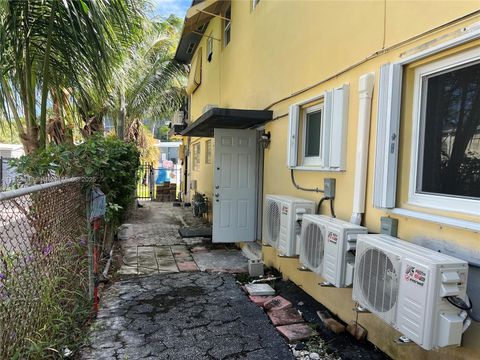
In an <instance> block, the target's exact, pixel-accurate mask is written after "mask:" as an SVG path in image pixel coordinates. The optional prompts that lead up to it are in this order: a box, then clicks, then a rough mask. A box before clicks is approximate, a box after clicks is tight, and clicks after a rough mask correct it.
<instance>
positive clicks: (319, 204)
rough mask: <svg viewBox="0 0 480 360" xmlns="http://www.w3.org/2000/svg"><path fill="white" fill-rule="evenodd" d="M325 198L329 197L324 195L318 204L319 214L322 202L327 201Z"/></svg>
mask: <svg viewBox="0 0 480 360" xmlns="http://www.w3.org/2000/svg"><path fill="white" fill-rule="evenodd" d="M325 200H328V197H326V196H324V197H322V198H321V199H320V201H319V202H318V205H317V214H320V208H321V207H322V203H323V202H324V201H325Z"/></svg>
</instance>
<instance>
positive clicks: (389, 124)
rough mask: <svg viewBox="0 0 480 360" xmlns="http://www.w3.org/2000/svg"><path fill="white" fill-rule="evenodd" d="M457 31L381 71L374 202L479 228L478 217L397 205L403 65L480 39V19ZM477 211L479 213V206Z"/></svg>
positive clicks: (409, 214) (394, 210) (401, 211)
mask: <svg viewBox="0 0 480 360" xmlns="http://www.w3.org/2000/svg"><path fill="white" fill-rule="evenodd" d="M458 33H460V35H457V34H458ZM455 35H456V36H455V37H453V38H450V40H447V41H444V42H442V43H439V44H437V45H433V46H431V47H428V46H427V47H426V46H425V45H421V46H418V47H417V48H416V49H417V50H418V51H417V52H413V53H412V52H409V53H407V55H406V56H404V57H403V58H402V59H401V60H399V61H397V62H395V63H391V64H385V65H384V66H382V69H381V71H380V88H379V95H378V110H377V140H376V155H375V176H374V177H375V181H374V191H373V206H374V207H376V208H381V209H386V210H389V211H390V212H391V213H392V214H394V215H395V214H398V215H402V216H406V217H410V218H415V219H420V220H425V221H429V222H433V223H438V224H444V225H448V226H450V227H456V228H461V229H466V230H472V231H478V229H479V225H478V223H476V222H474V221H467V220H461V219H458V218H454V217H447V216H440V215H435V214H428V213H425V212H421V211H415V210H408V209H404V208H397V207H396V193H397V186H396V177H397V170H398V165H397V158H398V135H399V125H400V124H399V119H400V104H401V91H402V72H403V66H405V65H408V64H410V63H413V62H415V61H418V60H421V59H424V58H427V57H429V56H432V55H435V54H437V53H440V52H442V51H445V50H448V49H452V48H455V47H457V46H459V45H462V44H465V43H468V42H470V41H473V40H477V39H480V22H477V23H473V24H471V25H469V26H466V27H464V28H462V29H461V31H460V32H459V31H455ZM425 47H426V48H425ZM420 49H421V50H420ZM382 87H383V89H382ZM390 150H391V151H390ZM392 185H393V186H392ZM476 214H479V210H478V208H477V211H476Z"/></svg>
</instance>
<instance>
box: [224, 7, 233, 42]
mask: <svg viewBox="0 0 480 360" xmlns="http://www.w3.org/2000/svg"><path fill="white" fill-rule="evenodd" d="M225 18H227V19H231V18H232V8H231V7H230V6H229V7H228V9H227V11H226V12H225ZM224 21H225V29H224V44H225V46H227V45H228V43H229V42H230V36H231V35H230V32H231V26H232V23H231V21H230V20H224Z"/></svg>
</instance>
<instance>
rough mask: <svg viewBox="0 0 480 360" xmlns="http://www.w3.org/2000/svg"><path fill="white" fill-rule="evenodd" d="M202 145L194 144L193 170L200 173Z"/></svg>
mask: <svg viewBox="0 0 480 360" xmlns="http://www.w3.org/2000/svg"><path fill="white" fill-rule="evenodd" d="M201 148H202V146H201V144H200V141H199V142H196V143H194V144H192V150H193V151H192V152H193V156H192V170H193V171H199V170H200V166H201Z"/></svg>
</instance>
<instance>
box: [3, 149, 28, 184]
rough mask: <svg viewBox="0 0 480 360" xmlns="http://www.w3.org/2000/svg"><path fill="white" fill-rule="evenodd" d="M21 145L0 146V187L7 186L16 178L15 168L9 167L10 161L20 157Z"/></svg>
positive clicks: (22, 152) (21, 153)
mask: <svg viewBox="0 0 480 360" xmlns="http://www.w3.org/2000/svg"><path fill="white" fill-rule="evenodd" d="M24 153H25V152H24V151H23V145H20V144H0V160H1V161H0V187H3V186H7V185H8V184H9V183H10V182H12V181H13V180H14V179H15V177H16V176H17V171H16V168H15V167H13V166H11V165H10V159H16V158H19V157H20V156H22V155H23V154H24Z"/></svg>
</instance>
